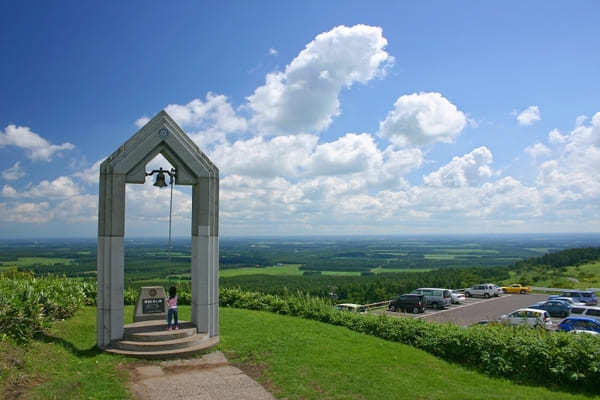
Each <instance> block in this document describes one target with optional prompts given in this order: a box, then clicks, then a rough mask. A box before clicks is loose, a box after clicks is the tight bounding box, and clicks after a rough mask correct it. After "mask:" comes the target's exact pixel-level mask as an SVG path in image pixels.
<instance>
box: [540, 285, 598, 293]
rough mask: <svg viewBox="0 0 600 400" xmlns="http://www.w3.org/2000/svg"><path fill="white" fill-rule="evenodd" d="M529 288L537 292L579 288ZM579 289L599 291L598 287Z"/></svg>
mask: <svg viewBox="0 0 600 400" xmlns="http://www.w3.org/2000/svg"><path fill="white" fill-rule="evenodd" d="M530 288H531V290H536V291H538V292H562V291H565V290H579V289H565V288H548V287H538V286H531V287H530ZM580 290H590V291H592V292H600V288H587V289H580Z"/></svg>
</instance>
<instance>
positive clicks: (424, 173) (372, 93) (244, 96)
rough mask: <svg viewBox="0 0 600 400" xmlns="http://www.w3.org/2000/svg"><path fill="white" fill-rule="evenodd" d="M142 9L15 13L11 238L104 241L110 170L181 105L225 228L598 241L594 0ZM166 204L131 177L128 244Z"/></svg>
mask: <svg viewBox="0 0 600 400" xmlns="http://www.w3.org/2000/svg"><path fill="white" fill-rule="evenodd" d="M123 3H124V4H119V3H116V2H115V3H113V4H102V5H101V6H99V5H98V4H99V3H96V2H61V3H60V6H57V5H56V3H54V4H51V3H49V2H42V1H40V2H27V1H24V2H18V3H13V4H9V5H6V6H5V8H4V12H3V13H2V15H0V37H2V38H3V39H2V41H1V42H0V50H1V52H2V55H3V59H4V62H2V63H0V88H2V90H1V93H2V94H1V96H0V169H2V174H0V188H1V191H0V237H4V238H10V237H44V236H94V235H95V232H96V220H95V216H96V214H97V210H96V202H97V174H98V171H97V166H98V162H99V161H100V160H102V159H103V158H104V157H106V156H107V155H108V154H110V153H111V152H112V151H114V150H115V149H116V148H117V147H118V146H119V145H120V144H121V143H123V142H124V141H125V140H127V139H128V138H129V137H130V136H131V135H133V133H135V131H136V130H137V129H138V128H139V126H141V124H142V123H143V122H144V121H145V119H144V118H148V117H152V116H153V115H155V114H156V113H157V112H158V111H160V110H161V109H163V108H166V109H167V111H168V112H169V113H170V114H171V115H172V116H173V118H175V120H176V121H177V122H178V123H179V124H180V125H181V126H182V128H183V129H184V130H185V131H186V132H188V134H190V136H191V137H192V138H193V140H195V141H196V142H197V143H198V144H199V145H200V147H201V148H202V149H203V150H204V151H205V152H206V153H207V154H208V155H209V157H211V159H213V161H215V163H216V164H217V165H218V166H219V168H220V170H221V227H222V233H223V234H224V235H248V234H329V233H331V234H333V233H335V234H338V233H339V234H345V233H350V234H363V233H365V234H369V233H370V234H377V233H389V234H402V233H417V232H418V233H491V232H597V231H598V228H597V227H598V226H599V222H600V212H599V211H600V210H599V207H598V204H600V202H599V200H600V180H599V178H598V175H597V171H598V169H599V168H600V114H597V113H599V112H600V79H599V78H598V77H599V76H600V51H598V48H599V44H600V24H598V23H597V15H598V12H599V11H600V6H599V5H597V4H596V3H595V2H591V1H588V2H584V1H582V2H572V3H570V4H569V5H565V4H559V3H556V4H550V5H548V4H546V2H527V3H526V4H522V2H503V3H502V4H501V5H496V4H493V3H491V2H455V3H450V2H414V3H409V2H403V3H399V4H389V3H384V2H381V3H377V4H375V5H371V4H368V3H365V2H352V1H344V2H337V1H332V2H319V1H314V2H298V3H294V4H291V3H289V2H274V1H273V2H271V1H264V2H241V1H240V2H201V3H200V2H177V3H176V4H171V3H162V4H156V5H154V4H152V5H149V3H147V2H123ZM162 162H163V164H164V161H162ZM160 163H161V161H160V160H156V161H155V163H154V164H153V165H160ZM165 204H168V195H167V194H166V191H162V192H157V191H156V190H155V189H154V188H152V187H151V185H150V182H148V184H147V185H143V186H137V187H136V186H131V187H129V186H128V198H127V215H128V219H127V225H126V231H127V235H131V236H135V235H161V236H162V235H164V234H165V232H166V229H165V216H164V215H162V214H163V210H164V209H165ZM189 207H190V198H189V190H188V189H187V188H177V190H176V193H175V233H176V234H181V235H184V234H188V232H189V224H190V221H189Z"/></svg>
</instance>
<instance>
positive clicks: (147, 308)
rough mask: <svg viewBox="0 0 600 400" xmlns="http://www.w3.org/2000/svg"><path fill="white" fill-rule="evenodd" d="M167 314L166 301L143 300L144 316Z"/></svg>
mask: <svg viewBox="0 0 600 400" xmlns="http://www.w3.org/2000/svg"><path fill="white" fill-rule="evenodd" d="M164 312H165V299H142V314H155V313H164Z"/></svg>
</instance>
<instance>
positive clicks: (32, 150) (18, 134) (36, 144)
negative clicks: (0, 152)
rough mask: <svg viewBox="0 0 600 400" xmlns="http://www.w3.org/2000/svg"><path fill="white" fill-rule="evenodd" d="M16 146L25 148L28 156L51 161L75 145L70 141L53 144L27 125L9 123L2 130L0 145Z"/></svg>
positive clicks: (35, 159) (36, 159)
mask: <svg viewBox="0 0 600 400" xmlns="http://www.w3.org/2000/svg"><path fill="white" fill-rule="evenodd" d="M4 146H16V147H20V148H22V149H24V150H25V153H26V154H27V157H28V158H30V159H31V160H34V161H51V160H52V156H53V155H54V154H56V153H59V152H61V151H63V150H71V149H73V148H75V146H74V145H73V144H71V143H69V142H65V143H63V144H61V145H56V144H51V143H50V142H48V141H47V140H46V139H44V138H43V137H41V136H40V135H38V134H37V133H35V132H32V131H31V129H29V127H27V126H15V125H8V126H7V127H6V128H4V132H2V131H0V147H4Z"/></svg>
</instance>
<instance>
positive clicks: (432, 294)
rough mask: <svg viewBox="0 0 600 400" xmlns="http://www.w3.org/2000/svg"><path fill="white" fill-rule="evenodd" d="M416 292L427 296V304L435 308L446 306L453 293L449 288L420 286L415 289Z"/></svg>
mask: <svg viewBox="0 0 600 400" xmlns="http://www.w3.org/2000/svg"><path fill="white" fill-rule="evenodd" d="M413 293H415V294H422V295H423V296H425V306H426V307H433V308H436V309H437V308H445V307H447V306H448V305H450V302H451V301H452V294H451V293H450V290H448V289H440V288H419V289H415V290H414V291H413Z"/></svg>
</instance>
